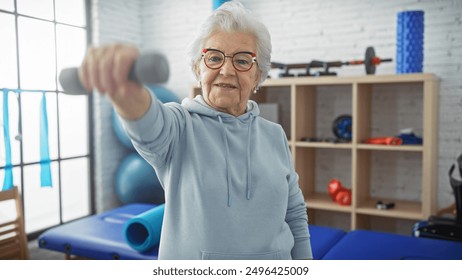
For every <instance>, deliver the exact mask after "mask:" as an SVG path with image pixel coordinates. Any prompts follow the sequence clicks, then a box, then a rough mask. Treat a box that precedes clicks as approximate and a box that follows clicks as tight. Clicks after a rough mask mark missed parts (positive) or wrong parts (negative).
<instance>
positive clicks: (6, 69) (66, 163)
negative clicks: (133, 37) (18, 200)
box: [0, 0, 94, 237]
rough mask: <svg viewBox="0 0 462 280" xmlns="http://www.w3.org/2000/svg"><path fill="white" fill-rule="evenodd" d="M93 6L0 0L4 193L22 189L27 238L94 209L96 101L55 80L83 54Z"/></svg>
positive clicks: (65, 0) (0, 182)
mask: <svg viewBox="0 0 462 280" xmlns="http://www.w3.org/2000/svg"><path fill="white" fill-rule="evenodd" d="M89 3H90V1H89V0H0V26H1V28H0V38H2V44H0V89H1V90H0V94H1V95H2V96H1V98H0V108H1V112H2V113H1V114H0V125H1V131H0V190H1V189H4V188H6V187H7V185H8V182H10V183H11V180H12V182H13V185H17V186H18V187H19V189H20V190H21V193H22V197H23V205H24V216H25V226H26V232H27V233H28V234H29V236H30V237H34V236H36V235H38V234H39V233H40V232H42V231H43V230H45V229H47V228H49V227H51V226H55V225H58V224H61V223H64V222H67V221H70V220H74V219H77V218H80V217H83V216H86V215H89V214H91V213H93V212H94V206H93V203H92V201H93V200H92V191H91V190H92V185H93V184H92V183H91V181H92V176H91V170H92V169H91V166H92V151H91V149H90V147H91V134H90V133H91V130H90V125H89V124H90V120H91V110H90V108H91V98H89V97H88V96H70V95H66V94H64V93H63V92H62V88H61V85H59V83H58V75H59V73H60V71H61V69H63V68H66V67H76V66H78V65H79V64H80V62H81V60H82V58H83V56H84V54H85V50H86V46H87V45H88V44H87V43H88V41H89V38H90V35H89V33H90V31H89V30H90V28H89V26H88V23H87V19H88V18H89V15H88V14H89V12H88V11H89ZM50 177H51V178H50ZM10 179H11V180H10ZM50 179H51V181H50ZM47 180H48V181H47ZM0 209H1V208H0ZM2 215H5V216H6V213H3V214H2V213H1V212H0V222H1V219H2Z"/></svg>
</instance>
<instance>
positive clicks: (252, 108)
mask: <svg viewBox="0 0 462 280" xmlns="http://www.w3.org/2000/svg"><path fill="white" fill-rule="evenodd" d="M181 105H182V106H183V107H185V108H186V109H187V110H188V111H189V112H191V113H196V114H200V115H205V116H209V117H213V118H218V116H221V117H222V118H235V119H239V120H241V121H244V120H246V119H248V118H249V117H250V116H253V117H255V116H258V115H260V109H258V105H257V103H256V102H255V101H253V100H249V101H247V109H246V112H245V113H244V114H242V115H240V116H239V117H235V116H233V115H230V114H228V113H225V112H220V111H217V110H215V109H214V108H212V107H210V105H208V104H207V103H206V102H205V100H204V97H202V95H197V96H196V97H195V98H194V99H191V98H185V99H183V101H182V103H181Z"/></svg>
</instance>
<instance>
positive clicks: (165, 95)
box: [112, 85, 180, 151]
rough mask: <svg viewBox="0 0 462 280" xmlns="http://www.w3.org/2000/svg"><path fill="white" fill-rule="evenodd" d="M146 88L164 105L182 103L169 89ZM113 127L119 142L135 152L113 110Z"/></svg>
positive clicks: (161, 87) (155, 86) (153, 86)
mask: <svg viewBox="0 0 462 280" xmlns="http://www.w3.org/2000/svg"><path fill="white" fill-rule="evenodd" d="M146 87H147V88H149V89H150V90H151V91H152V92H153V93H154V94H155V95H156V97H157V99H159V100H160V102H162V103H168V102H176V103H180V98H178V96H176V95H175V94H174V93H173V92H171V91H170V90H169V89H167V88H166V87H164V86H161V85H146ZM112 127H113V129H114V133H115V135H116V136H117V138H118V139H119V141H120V142H121V143H122V144H123V145H124V146H125V147H126V148H127V149H129V150H131V151H134V150H135V148H134V147H133V144H132V141H131V140H130V138H129V137H128V135H127V133H126V132H125V129H124V128H123V126H122V123H121V122H120V120H119V116H118V115H117V113H116V112H115V110H112Z"/></svg>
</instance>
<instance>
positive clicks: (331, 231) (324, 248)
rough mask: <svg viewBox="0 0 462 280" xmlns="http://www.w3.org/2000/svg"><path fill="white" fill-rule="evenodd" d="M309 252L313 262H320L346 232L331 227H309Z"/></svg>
mask: <svg viewBox="0 0 462 280" xmlns="http://www.w3.org/2000/svg"><path fill="white" fill-rule="evenodd" d="M308 227H309V229H310V236H311V238H310V240H311V251H312V252H313V259H314V260H321V259H322V258H323V257H324V255H325V254H326V253H327V252H328V251H329V250H330V248H332V247H333V246H335V244H336V243H337V242H338V241H339V240H340V239H342V238H343V237H344V236H345V235H346V232H345V231H343V230H341V229H337V228H332V227H325V226H316V225H309V226H308Z"/></svg>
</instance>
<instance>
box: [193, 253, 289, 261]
mask: <svg viewBox="0 0 462 280" xmlns="http://www.w3.org/2000/svg"><path fill="white" fill-rule="evenodd" d="M202 259H203V260H290V259H292V257H291V255H290V254H284V253H282V252H280V251H274V252H266V253H217V252H207V251H202Z"/></svg>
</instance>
